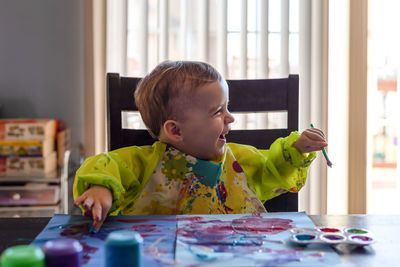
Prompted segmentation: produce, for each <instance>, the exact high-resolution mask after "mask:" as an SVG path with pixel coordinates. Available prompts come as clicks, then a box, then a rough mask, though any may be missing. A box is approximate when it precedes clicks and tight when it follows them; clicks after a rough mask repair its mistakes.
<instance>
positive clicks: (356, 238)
mask: <svg viewBox="0 0 400 267" xmlns="http://www.w3.org/2000/svg"><path fill="white" fill-rule="evenodd" d="M350 240H351V241H353V242H356V243H358V244H361V245H362V244H370V243H373V242H374V239H373V238H372V237H371V236H366V235H352V236H350Z"/></svg>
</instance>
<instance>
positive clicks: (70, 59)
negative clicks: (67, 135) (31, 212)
mask: <svg viewBox="0 0 400 267" xmlns="http://www.w3.org/2000/svg"><path fill="white" fill-rule="evenodd" d="M82 29H83V19H82V3H81V1H80V0H34V1H33V0H0V104H1V105H2V108H1V110H0V117H31V118H39V117H52V118H57V119H62V120H64V121H65V122H66V123H67V125H68V126H69V127H70V128H71V129H72V143H73V144H78V143H83V139H84V138H83V136H84V133H83V129H84V127H83V103H84V102H83V63H84V62H83V30H82Z"/></svg>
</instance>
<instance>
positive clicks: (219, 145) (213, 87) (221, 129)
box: [180, 80, 234, 160]
mask: <svg viewBox="0 0 400 267" xmlns="http://www.w3.org/2000/svg"><path fill="white" fill-rule="evenodd" d="M228 101H229V89H228V86H227V84H226V82H225V80H223V81H221V82H218V81H216V82H213V83H208V84H205V85H204V86H201V87H200V88H198V89H197V90H196V91H195V93H194V94H193V95H192V96H191V99H190V103H191V107H190V108H189V109H188V111H187V114H185V115H186V120H184V121H183V122H181V123H180V129H181V134H182V143H181V145H182V147H181V149H182V151H184V152H186V153H188V154H190V155H192V156H194V157H197V158H200V159H205V160H217V159H218V158H219V157H220V156H222V155H223V154H224V150H225V143H226V139H225V135H226V134H227V133H228V132H229V130H230V123H232V122H233V121H234V118H233V116H232V114H231V113H229V111H228Z"/></svg>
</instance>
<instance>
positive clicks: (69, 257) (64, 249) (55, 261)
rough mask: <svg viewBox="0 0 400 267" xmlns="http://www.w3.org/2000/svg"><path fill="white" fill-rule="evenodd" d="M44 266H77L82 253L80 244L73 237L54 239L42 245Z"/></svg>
mask: <svg viewBox="0 0 400 267" xmlns="http://www.w3.org/2000/svg"><path fill="white" fill-rule="evenodd" d="M42 249H43V252H44V254H45V262H46V267H79V266H80V265H81V258H82V253H83V248H82V245H81V244H80V243H79V242H78V241H77V240H75V239H72V238H65V239H55V240H50V241H47V242H46V243H45V244H44V246H43V248H42Z"/></svg>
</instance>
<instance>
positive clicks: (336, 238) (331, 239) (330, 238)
mask: <svg viewBox="0 0 400 267" xmlns="http://www.w3.org/2000/svg"><path fill="white" fill-rule="evenodd" d="M320 238H321V240H323V241H325V242H327V243H332V244H333V243H341V242H342V241H343V240H345V239H346V237H345V236H344V235H341V234H323V235H321V236H320Z"/></svg>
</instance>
